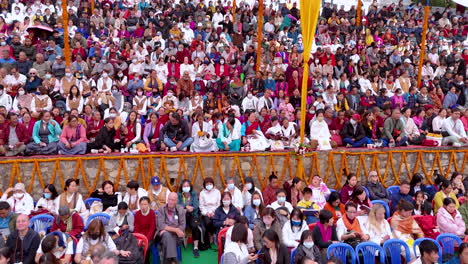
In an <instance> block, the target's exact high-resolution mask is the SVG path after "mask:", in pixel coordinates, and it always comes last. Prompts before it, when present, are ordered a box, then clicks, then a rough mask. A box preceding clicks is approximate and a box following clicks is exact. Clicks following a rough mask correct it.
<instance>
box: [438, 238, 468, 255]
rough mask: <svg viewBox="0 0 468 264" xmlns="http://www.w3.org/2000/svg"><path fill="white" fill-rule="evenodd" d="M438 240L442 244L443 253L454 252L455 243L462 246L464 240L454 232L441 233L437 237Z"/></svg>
mask: <svg viewBox="0 0 468 264" xmlns="http://www.w3.org/2000/svg"><path fill="white" fill-rule="evenodd" d="M436 240H437V242H439V244H440V245H441V246H442V253H443V254H452V255H453V254H454V252H455V244H457V246H460V245H461V244H462V243H463V241H462V240H461V239H460V238H459V237H457V236H456V235H454V234H440V235H438V236H437V238H436Z"/></svg>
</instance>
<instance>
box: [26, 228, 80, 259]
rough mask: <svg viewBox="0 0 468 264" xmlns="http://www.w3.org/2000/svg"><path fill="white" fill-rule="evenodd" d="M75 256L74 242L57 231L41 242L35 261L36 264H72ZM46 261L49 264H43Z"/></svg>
mask: <svg viewBox="0 0 468 264" xmlns="http://www.w3.org/2000/svg"><path fill="white" fill-rule="evenodd" d="M73 254H74V250H73V240H71V239H70V240H68V239H67V235H66V234H65V233H62V232H59V231H55V232H52V233H49V234H48V235H47V236H46V237H45V238H44V239H43V240H42V241H41V245H39V248H38V249H37V253H36V257H35V260H36V263H62V264H68V263H71V261H72V256H73ZM44 259H47V262H42V261H45V260H44ZM52 261H56V262H52Z"/></svg>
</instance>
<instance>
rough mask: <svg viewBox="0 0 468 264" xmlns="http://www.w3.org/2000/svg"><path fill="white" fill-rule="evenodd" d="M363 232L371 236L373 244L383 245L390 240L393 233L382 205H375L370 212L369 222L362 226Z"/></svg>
mask: <svg viewBox="0 0 468 264" xmlns="http://www.w3.org/2000/svg"><path fill="white" fill-rule="evenodd" d="M362 229H363V230H362V232H363V233H364V234H366V235H369V237H370V240H369V241H371V242H374V243H376V244H379V245H382V244H383V243H384V242H385V241H387V240H388V239H390V237H391V236H392V231H391V230H390V225H389V224H388V222H387V220H385V208H384V207H383V205H381V204H375V205H374V206H373V207H372V209H371V210H370V212H369V217H368V218H367V222H365V223H364V224H363V225H362Z"/></svg>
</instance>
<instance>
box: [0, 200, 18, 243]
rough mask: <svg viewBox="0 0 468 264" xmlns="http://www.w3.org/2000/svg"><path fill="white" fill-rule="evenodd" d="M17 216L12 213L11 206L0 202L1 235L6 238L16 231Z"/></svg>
mask: <svg viewBox="0 0 468 264" xmlns="http://www.w3.org/2000/svg"><path fill="white" fill-rule="evenodd" d="M17 217H18V215H17V214H15V213H13V212H12V211H11V206H10V204H9V203H7V202H4V201H2V202H0V233H1V234H2V235H4V236H5V237H7V236H9V235H10V233H11V232H13V231H15V229H16V218H17Z"/></svg>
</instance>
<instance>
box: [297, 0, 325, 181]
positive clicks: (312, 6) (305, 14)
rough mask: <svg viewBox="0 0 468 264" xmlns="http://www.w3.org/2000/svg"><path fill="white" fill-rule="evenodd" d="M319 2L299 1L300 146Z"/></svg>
mask: <svg viewBox="0 0 468 264" xmlns="http://www.w3.org/2000/svg"><path fill="white" fill-rule="evenodd" d="M320 4H321V1H311V0H301V1H300V5H301V9H300V12H301V20H300V21H301V33H302V42H303V44H304V52H303V58H304V62H303V73H302V91H301V144H303V143H304V135H305V121H306V120H305V119H306V110H307V109H306V96H307V81H308V79H309V67H308V66H309V64H308V62H309V57H310V50H311V48H312V44H313V42H314V38H315V28H316V27H317V21H318V17H319V13H320ZM298 166H299V171H298V175H297V176H299V177H301V178H302V177H303V174H304V168H303V165H302V159H299V164H298Z"/></svg>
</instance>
